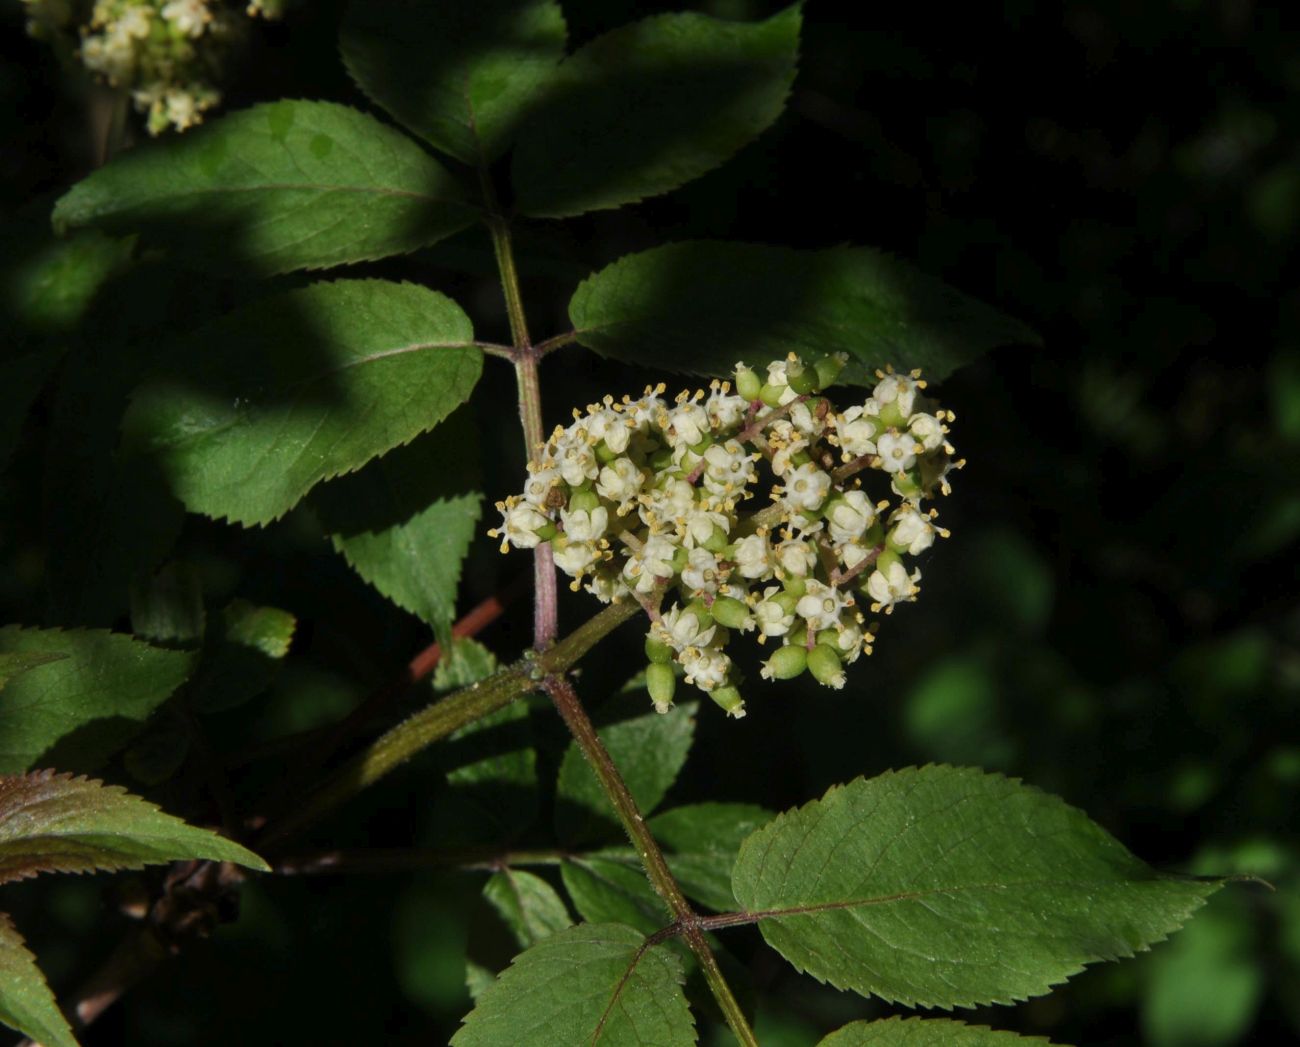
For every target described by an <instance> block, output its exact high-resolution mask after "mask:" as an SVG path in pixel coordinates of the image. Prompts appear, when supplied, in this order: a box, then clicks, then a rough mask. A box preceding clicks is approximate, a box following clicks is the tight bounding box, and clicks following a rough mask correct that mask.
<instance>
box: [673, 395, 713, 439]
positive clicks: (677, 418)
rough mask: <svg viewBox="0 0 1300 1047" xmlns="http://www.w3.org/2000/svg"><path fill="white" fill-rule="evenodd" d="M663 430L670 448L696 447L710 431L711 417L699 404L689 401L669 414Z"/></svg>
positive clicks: (679, 405)
mask: <svg viewBox="0 0 1300 1047" xmlns="http://www.w3.org/2000/svg"><path fill="white" fill-rule="evenodd" d="M663 429H664V439H665V440H667V441H668V445H669V446H670V447H678V446H681V445H683V444H684V445H687V446H694V445H695V444H697V443H699V442H700V441H701V440H703V439H704V434H705V433H707V432H708V431H709V416H708V413H707V412H706V411H705V410H704V408H703V407H701V406H700V405H699V404H697V403H693V402H691V401H687V402H686V403H682V404H678V405H677V406H676V407H674V408H673V409H672V410H671V411H669V412H668V414H667V418H666V419H665V421H664V426H663Z"/></svg>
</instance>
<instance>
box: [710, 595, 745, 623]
mask: <svg viewBox="0 0 1300 1047" xmlns="http://www.w3.org/2000/svg"><path fill="white" fill-rule="evenodd" d="M709 610H710V612H711V613H712V614H713V620H714V621H715V622H717V623H718V624H719V625H725V626H726V627H727V628H728V629H740V628H743V627H744V625H745V623H746V622H748V621H749V608H748V607H747V606H746V605H745V604H744V603H743V602H742V601H740V600H737V599H736V598H735V597H734V596H719V597H718V598H717V599H715V600H714V601H713V606H712V607H711V608H709Z"/></svg>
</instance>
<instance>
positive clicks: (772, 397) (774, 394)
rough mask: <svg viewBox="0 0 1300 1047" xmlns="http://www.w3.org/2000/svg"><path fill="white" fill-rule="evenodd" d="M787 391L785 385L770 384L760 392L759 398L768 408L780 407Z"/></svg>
mask: <svg viewBox="0 0 1300 1047" xmlns="http://www.w3.org/2000/svg"><path fill="white" fill-rule="evenodd" d="M785 390H786V387H785V386H784V385H772V384H771V383H770V382H768V383H766V384H764V386H763V388H762V389H760V390H759V391H758V398H759V399H760V400H762V401H763V403H765V404H767V406H768V407H780V406H781V397H783V396H784V395H785Z"/></svg>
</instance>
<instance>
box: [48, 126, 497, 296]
mask: <svg viewBox="0 0 1300 1047" xmlns="http://www.w3.org/2000/svg"><path fill="white" fill-rule="evenodd" d="M475 215H476V211H475V210H474V209H473V208H472V207H471V206H470V205H468V204H467V203H465V197H464V194H463V192H462V190H461V188H460V186H459V185H458V184H457V183H456V181H455V179H454V178H452V176H451V175H450V174H449V173H448V172H447V171H446V170H445V169H444V168H442V167H441V166H440V165H439V164H438V163H437V162H436V161H434V160H433V159H432V158H431V157H430V156H428V155H427V154H426V153H425V152H424V151H423V150H422V149H420V148H419V147H418V146H417V145H416V144H415V143H414V142H412V141H411V140H410V139H408V138H407V137H405V136H404V135H402V134H400V133H398V132H397V131H394V130H392V129H391V128H388V127H385V126H384V125H383V124H381V123H379V121H377V120H375V119H373V118H372V117H369V116H367V115H365V114H364V113H359V112H357V111H356V110H354V109H349V108H347V107H346V106H341V105H333V104H330V103H327V102H303V101H283V102H270V103H267V104H265V105H258V106H254V107H253V108H251V109H246V110H244V111H242V112H237V113H231V114H230V115H229V116H225V117H222V118H221V119H218V120H213V121H212V122H211V123H208V124H205V125H204V126H202V127H200V128H198V129H197V130H195V131H192V132H191V133H189V134H186V135H183V136H181V137H179V138H171V139H168V140H166V141H165V142H159V143H155V144H152V145H148V146H141V147H139V148H137V149H132V150H131V151H130V152H127V153H124V154H122V155H121V156H119V157H118V158H116V159H115V160H114V161H113V162H112V163H110V164H109V165H108V166H106V167H104V168H101V169H100V170H99V171H96V172H95V173H94V174H92V175H91V176H90V177H89V178H87V179H85V180H84V181H82V182H80V183H78V184H77V185H75V186H73V188H72V189H71V190H70V191H69V192H68V194H67V195H66V196H64V197H63V198H62V199H61V200H60V201H59V202H58V205H57V206H56V207H55V209H54V222H55V225H56V227H59V228H70V227H76V226H96V227H99V228H103V229H107V230H109V231H117V232H137V231H139V232H141V233H142V234H143V238H144V243H145V244H146V245H157V246H162V247H165V248H167V249H169V250H170V251H172V252H174V253H175V256H176V257H177V258H178V259H180V260H182V261H184V262H185V263H187V264H189V265H194V266H197V267H199V268H203V269H215V270H219V271H232V270H233V271H247V270H249V269H253V270H256V271H259V272H261V273H266V274H269V273H282V272H287V271H289V270H291V269H302V268H309V269H314V268H321V267H323V266H331V265H340V264H343V263H346V262H360V261H364V260H366V259H371V258H383V257H384V256H386V255H392V254H400V253H403V252H405V251H410V250H412V249H414V248H416V247H420V246H422V245H424V244H431V243H434V242H436V241H438V240H441V239H442V238H443V237H444V236H449V235H450V234H451V233H454V232H456V231H457V230H458V229H463V228H464V227H465V226H467V225H469V224H470V223H471V222H472V221H473V220H474V218H475Z"/></svg>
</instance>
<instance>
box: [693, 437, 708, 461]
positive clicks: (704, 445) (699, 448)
mask: <svg viewBox="0 0 1300 1047" xmlns="http://www.w3.org/2000/svg"><path fill="white" fill-rule="evenodd" d="M712 446H713V434H712V433H705V434H704V435H703V436H702V437H700V442H699V443H697V444H691V451H692V453H694V454H703V453H704V452H705V451H707V450H708V449H709V448H710V447H712ZM697 460H698V459H697ZM691 464H692V465H694V464H695V463H694V462H692V463H691Z"/></svg>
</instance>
